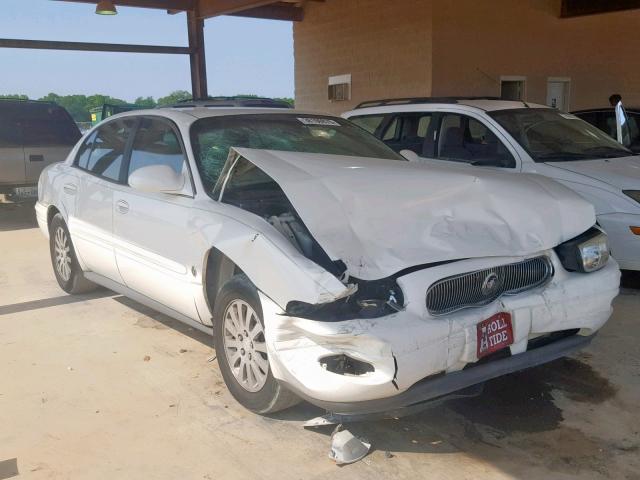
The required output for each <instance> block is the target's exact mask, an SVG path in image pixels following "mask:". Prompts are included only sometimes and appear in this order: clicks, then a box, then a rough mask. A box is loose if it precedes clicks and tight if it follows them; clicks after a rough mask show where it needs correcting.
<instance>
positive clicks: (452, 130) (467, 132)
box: [437, 113, 516, 168]
mask: <svg viewBox="0 0 640 480" xmlns="http://www.w3.org/2000/svg"><path fill="white" fill-rule="evenodd" d="M437 158H439V159H442V160H453V161H457V162H467V163H471V164H473V165H480V166H491V167H502V168H514V167H515V165H516V162H515V159H514V158H513V155H511V152H509V150H508V149H507V148H506V147H505V146H504V144H503V143H502V142H501V141H500V140H499V139H498V137H496V135H495V134H494V133H493V132H492V131H491V130H489V129H488V128H487V127H486V125H484V124H483V123H481V122H479V121H478V120H476V119H474V118H471V117H467V116H466V115H458V114H455V113H447V114H445V115H444V116H443V118H442V123H441V124H440V134H439V136H438V148H437Z"/></svg>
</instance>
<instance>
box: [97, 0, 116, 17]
mask: <svg viewBox="0 0 640 480" xmlns="http://www.w3.org/2000/svg"><path fill="white" fill-rule="evenodd" d="M96 13H97V14H98V15H115V14H117V13H118V11H117V10H116V6H115V5H114V4H113V0H100V1H99V2H98V4H97V5H96Z"/></svg>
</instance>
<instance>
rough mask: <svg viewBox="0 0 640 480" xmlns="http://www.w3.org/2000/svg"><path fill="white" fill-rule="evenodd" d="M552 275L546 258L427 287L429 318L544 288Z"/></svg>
mask: <svg viewBox="0 0 640 480" xmlns="http://www.w3.org/2000/svg"><path fill="white" fill-rule="evenodd" d="M552 276H553V265H552V264H551V261H550V260H549V258H548V257H546V256H540V257H534V258H529V259H527V260H524V261H522V262H516V263H510V264H508V265H500V266H498V267H492V268H487V269H484V270H477V271H475V272H469V273H462V274H460V275H454V276H452V277H447V278H443V279H442V280H438V281H437V282H435V283H434V284H433V285H431V286H430V287H429V289H428V290H427V310H428V311H429V313H430V314H431V315H444V314H447V313H451V312H455V311H456V310H460V309H463V308H469V307H481V306H483V305H488V304H489V303H491V302H493V301H494V300H497V299H498V298H499V297H501V296H502V295H515V294H516V293H520V292H523V291H525V290H529V289H532V288H536V287H539V286H541V285H544V284H545V283H547V282H548V281H549V280H550V279H551V277H552Z"/></svg>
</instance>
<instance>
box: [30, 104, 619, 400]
mask: <svg viewBox="0 0 640 480" xmlns="http://www.w3.org/2000/svg"><path fill="white" fill-rule="evenodd" d="M186 110H187V111H186V112H184V111H177V110H172V109H167V110H161V111H150V112H143V111H142V112H141V111H138V112H129V113H126V114H122V115H119V117H122V116H129V115H145V114H147V115H156V116H162V117H164V118H168V119H171V120H173V121H174V122H175V123H176V125H177V127H178V128H179V130H180V132H181V134H182V137H183V138H182V139H183V142H184V145H185V148H186V155H187V160H188V162H189V166H190V171H191V173H192V175H193V178H192V181H193V185H194V187H195V191H194V194H193V196H189V195H182V196H177V195H170V194H147V193H140V192H136V191H133V190H132V189H130V188H128V187H127V186H124V185H116V184H111V183H110V182H107V181H104V180H99V179H96V178H95V177H93V176H92V175H90V174H88V173H85V172H83V171H81V170H79V169H78V168H76V167H74V166H73V161H74V158H75V155H76V152H77V147H76V148H74V150H73V151H72V152H71V154H70V155H69V157H68V159H67V161H66V162H65V163H64V164H58V165H54V166H51V167H49V168H47V169H46V170H45V171H44V172H43V174H42V176H41V179H40V186H41V188H40V189H39V201H38V203H37V205H36V215H37V219H38V224H39V226H40V228H41V229H42V231H43V233H44V234H45V235H48V219H49V218H50V216H51V214H52V213H53V212H55V211H56V210H57V211H59V212H60V213H61V214H62V216H63V218H64V219H65V221H66V222H67V224H68V226H69V230H70V233H71V237H72V241H73V243H74V245H76V247H77V249H78V254H79V256H80V258H79V260H80V263H81V266H82V268H83V270H85V271H86V272H87V278H89V279H91V280H93V281H96V282H98V283H101V284H103V285H105V286H107V287H108V288H112V289H114V290H116V291H118V292H121V293H123V294H125V295H128V296H130V297H132V298H134V299H135V300H137V301H139V302H142V303H145V304H147V305H149V306H151V307H153V308H156V309H158V310H160V311H162V312H164V313H166V314H168V315H171V316H173V317H175V318H177V319H179V320H181V321H183V322H186V323H188V324H189V325H192V326H194V327H195V328H199V329H201V330H204V331H208V332H211V328H207V327H208V326H210V325H211V324H212V318H211V316H212V313H211V312H212V305H211V304H210V299H208V298H207V295H206V293H205V289H206V288H205V286H206V282H207V278H206V277H205V273H206V267H207V265H206V260H207V256H208V255H209V252H210V251H211V250H212V249H213V248H215V249H217V250H218V251H220V252H222V253H223V254H224V255H225V256H226V257H227V258H228V259H229V260H230V261H232V262H233V263H235V265H237V266H238V267H239V268H240V269H241V270H242V271H243V272H244V273H245V274H246V275H247V277H249V279H250V280H251V282H252V283H253V284H254V285H255V286H256V288H257V289H258V291H259V295H260V300H261V304H262V310H263V317H264V323H265V336H266V340H267V347H268V352H269V362H270V368H271V370H272V373H273V375H274V377H275V378H276V379H278V380H280V381H282V382H283V383H285V384H287V385H289V386H291V387H292V388H294V390H295V391H296V392H298V393H299V394H301V395H302V396H305V397H307V398H310V399H317V400H323V401H330V402H331V401H337V402H356V401H361V400H362V401H364V400H371V399H380V398H386V397H391V396H394V395H397V394H398V393H399V392H402V391H406V390H407V389H409V388H410V387H411V386H412V385H413V384H415V383H416V382H417V381H419V380H420V379H423V378H425V377H428V376H430V375H434V374H438V373H441V372H455V371H459V370H460V369H462V368H463V367H464V365H466V364H467V363H469V362H475V361H476V360H477V358H476V336H475V335H476V325H477V323H478V322H479V321H481V320H484V319H487V318H488V317H490V316H491V315H493V314H494V313H496V312H503V311H504V312H509V313H511V315H512V318H513V327H514V336H515V339H514V340H515V343H514V344H513V345H512V346H511V347H510V348H511V352H512V353H513V354H514V355H515V354H518V353H522V352H524V351H525V350H526V349H527V341H528V340H529V339H531V338H535V337H536V336H538V335H541V334H545V333H549V332H554V331H558V330H565V329H579V334H580V335H585V336H586V335H590V334H591V333H593V332H595V331H596V330H598V329H599V328H600V327H601V326H602V324H604V322H605V321H606V320H607V319H608V317H609V315H610V313H611V301H612V299H613V298H614V297H615V296H616V294H617V292H618V280H619V270H618V267H617V264H616V262H615V261H614V260H610V261H609V263H608V264H607V265H606V267H605V268H603V269H602V270H600V271H597V272H594V273H590V274H580V273H570V272H567V271H566V270H564V268H563V267H562V265H561V264H560V262H559V260H558V258H557V257H556V255H555V253H554V251H553V247H555V246H556V245H558V244H559V243H562V242H563V241H566V240H568V239H571V238H573V237H575V236H577V235H578V234H580V233H582V232H583V231H585V230H587V229H588V228H589V227H591V226H592V225H593V224H594V222H595V214H594V210H593V207H592V206H591V205H589V204H588V203H586V202H584V201H583V200H582V199H580V198H579V196H577V195H576V194H575V193H573V192H572V191H570V190H569V189H566V188H564V187H563V186H561V185H559V184H557V183H555V182H552V181H550V180H548V179H545V178H543V177H539V176H536V175H522V176H520V177H519V178H518V179H517V181H516V182H513V181H510V182H508V183H505V182H504V177H505V174H504V173H500V172H495V171H494V172H490V171H489V170H485V171H476V170H475V169H473V170H469V169H468V168H467V167H465V168H466V171H465V169H461V168H457V169H456V168H447V167H443V166H440V167H438V168H426V167H424V166H419V165H411V164H408V163H406V164H405V163H404V162H391V161H385V162H383V163H381V162H380V161H375V160H372V159H363V158H360V157H344V156H334V155H318V154H313V155H307V154H292V153H284V152H273V151H266V150H251V149H242V148H237V149H235V152H234V151H232V152H231V153H230V157H232V156H234V155H242V156H243V157H244V158H246V159H247V160H248V161H250V162H252V163H254V164H255V165H257V166H258V167H260V168H262V169H263V170H264V171H265V172H266V173H267V174H268V175H270V176H271V177H272V178H273V179H274V180H275V181H276V182H277V183H278V184H279V185H280V187H281V188H282V189H283V191H284V192H285V193H286V194H287V197H288V198H289V199H290V201H291V202H292V204H293V205H294V206H295V208H296V209H298V210H299V213H300V216H301V218H302V219H303V220H304V221H305V223H307V224H308V227H309V230H310V232H311V233H312V234H313V236H314V238H316V240H317V241H318V243H320V244H321V245H322V247H323V248H324V249H326V251H327V253H328V254H329V255H330V256H331V257H332V259H336V260H337V259H340V260H342V261H343V262H344V263H345V264H346V265H347V267H348V273H349V275H351V276H356V275H360V276H361V278H362V279H367V278H369V279H378V278H381V277H384V276H387V275H390V274H393V273H397V272H398V271H400V270H403V269H405V268H407V267H416V266H417V265H420V264H425V263H432V262H441V261H444V260H459V259H461V258H465V259H464V260H460V261H453V262H451V263H445V264H438V265H437V266H433V267H431V268H423V269H416V270H415V271H413V270H412V271H411V273H406V274H403V275H400V276H399V278H398V279H397V281H398V284H399V286H400V287H401V289H402V291H403V293H404V299H405V301H404V305H403V309H402V310H401V311H399V312H397V313H394V314H391V315H387V316H383V317H379V318H359V319H350V320H344V321H334V322H330V321H328V322H324V321H316V320H309V319H303V318H297V317H293V316H290V315H289V314H287V313H286V308H287V304H288V303H289V302H291V301H298V302H304V303H307V304H311V305H316V304H323V303H328V302H333V301H335V300H337V299H340V298H343V297H345V296H347V295H351V294H352V293H353V292H354V290H353V287H352V285H350V284H349V283H348V279H346V280H345V279H343V281H341V279H339V278H337V277H336V276H334V275H333V274H331V273H329V272H328V271H327V270H325V269H324V268H322V267H321V266H320V265H318V264H316V263H315V262H313V261H312V260H310V259H309V258H307V257H305V256H304V255H303V254H302V253H300V252H299V251H298V250H297V249H296V248H295V247H294V246H293V245H292V243H291V242H290V241H289V240H287V239H286V238H285V237H284V236H283V235H282V234H281V233H280V232H279V231H278V230H276V228H274V227H273V226H272V225H271V224H270V223H269V222H267V221H266V220H264V219H263V218H261V217H258V216H257V215H254V214H252V213H250V212H248V211H245V210H243V209H241V208H238V207H236V206H233V205H229V204H225V203H222V202H219V201H216V200H214V199H212V198H210V197H209V196H208V195H207V194H206V192H205V190H204V187H203V185H202V182H201V179H200V178H199V175H198V172H197V165H196V162H195V159H194V157H193V153H192V150H191V144H190V138H189V128H190V126H191V124H192V123H193V122H194V121H195V118H194V117H198V118H200V117H206V116H214V115H224V114H230V113H233V114H241V113H243V112H242V111H239V109H234V110H233V111H229V110H227V109H213V110H207V109H186ZM256 112H260V110H258V111H256V110H249V109H247V110H245V111H244V113H256ZM107 121H108V120H107ZM89 133H90V132H88V133H87V134H89ZM392 164H393V165H392ZM398 164H399V165H398ZM353 167H357V168H353ZM455 172H458V173H455ZM460 172H465V173H460ZM510 180H511V178H510ZM69 185H72V186H75V187H76V188H77V190H76V191H75V192H74V191H73V188H70V187H69ZM83 188H88V190H85V191H83V190H82V189H83ZM104 189H108V190H109V193H105V192H104V191H103V190H104ZM522 191H525V192H527V198H526V202H524V201H522V194H521V192H522ZM86 192H88V194H89V196H90V198H89V200H87V201H86V202H78V198H80V197H82V198H83V199H84V198H85V193H86ZM81 193H82V195H80V194H81ZM504 199H509V201H507V202H505V201H504ZM531 199H533V200H531ZM119 201H125V202H127V204H128V207H129V209H128V211H127V212H126V213H122V212H119V211H118V202H119ZM111 222H112V223H111ZM366 239H369V241H366ZM540 255H545V256H548V257H549V258H550V259H551V261H552V263H553V265H554V268H555V274H554V276H553V278H552V280H551V281H550V283H548V284H547V285H545V286H542V287H538V288H536V289H533V290H529V291H526V292H523V293H520V294H517V295H512V296H503V297H501V298H500V299H499V300H496V301H494V302H492V303H490V304H489V305H487V306H484V307H477V308H469V309H465V310H462V311H459V312H456V313H451V314H447V315H443V316H439V317H433V316H431V315H430V314H429V313H428V311H427V310H426V305H425V292H426V290H427V288H428V287H429V286H430V285H431V284H432V283H433V282H435V281H437V280H440V279H442V278H445V277H447V276H451V275H456V274H459V273H466V272H470V271H475V270H478V269H485V268H491V267H493V266H498V265H503V264H507V263H512V262H518V261H520V260H523V259H525V258H530V257H534V256H540ZM359 278H360V277H359ZM327 353H330V354H332V353H346V354H348V355H350V356H353V357H354V358H356V359H361V360H363V361H366V362H370V363H371V364H372V365H374V366H375V371H374V372H372V373H370V374H365V375H359V376H350V375H338V374H335V373H332V372H328V371H327V370H325V369H323V368H322V367H321V365H320V362H319V359H320V358H321V357H323V356H325V355H327Z"/></svg>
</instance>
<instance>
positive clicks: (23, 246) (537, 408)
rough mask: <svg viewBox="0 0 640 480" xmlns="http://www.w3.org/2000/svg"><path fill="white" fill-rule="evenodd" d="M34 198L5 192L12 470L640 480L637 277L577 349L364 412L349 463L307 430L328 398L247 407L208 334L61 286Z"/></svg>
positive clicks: (6, 452)
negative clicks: (403, 412) (271, 411)
mask: <svg viewBox="0 0 640 480" xmlns="http://www.w3.org/2000/svg"><path fill="white" fill-rule="evenodd" d="M32 207H33V205H32V204H22V205H12V204H0V479H5V478H35V479H125V478H126V479H129V478H131V479H178V478H179V479H223V478H234V479H236V480H240V479H245V478H246V479H254V478H278V479H282V480H285V479H301V478H304V479H324V478H327V479H328V478H331V479H340V478H349V479H367V480H371V479H376V478H399V479H403V478H407V479H415V478H425V479H448V480H449V479H474V480H476V479H492V480H496V479H507V478H509V479H511V478H517V479H527V480H531V479H569V478H581V479H583V478H595V479H605V478H610V479H628V480H632V479H640V452H639V446H640V435H639V431H640V416H639V415H638V411H639V408H640V376H639V375H640V373H639V372H640V348H639V347H638V339H640V322H638V311H640V293H639V291H636V290H626V289H625V290H623V291H622V294H621V295H620V296H619V297H618V298H617V299H616V301H615V311H614V315H613V318H612V319H611V321H610V322H609V323H608V324H607V325H606V326H605V328H604V329H603V330H602V331H601V333H600V335H599V336H598V337H597V338H596V340H595V341H594V343H593V344H592V346H591V347H590V348H589V349H588V350H586V351H584V352H582V353H581V354H579V355H577V356H576V357H574V358H570V359H563V360H560V361H556V362H554V363H552V364H549V365H546V366H543V367H539V368H534V369H531V370H528V371H526V372H522V373H518V374H514V375H510V376H508V377H504V378H501V379H498V380H495V381H492V382H489V383H488V384H487V385H486V388H485V391H484V393H483V394H482V395H481V396H480V397H477V398H474V399H467V400H460V401H455V402H451V403H449V404H447V405H443V406H440V407H437V408H434V409H432V410H430V411H427V412H424V413H422V414H418V415H415V416H413V417H408V418H404V419H401V420H397V421H379V422H371V423H366V424H355V425H353V426H351V427H350V428H351V431H352V432H353V433H355V434H357V435H361V436H364V437H366V438H367V439H368V440H369V441H370V442H371V443H372V444H373V449H372V453H370V455H369V456H368V457H366V458H365V459H364V460H363V461H361V462H359V463H357V464H353V465H349V466H345V467H337V466H335V465H334V464H333V463H332V462H331V461H330V460H329V459H328V458H327V453H328V450H329V437H328V435H329V433H330V431H324V430H323V431H308V430H304V429H303V428H302V423H303V421H304V420H306V419H308V418H310V417H312V416H315V415H316V414H318V413H319V411H318V410H317V409H316V408H314V407H311V406H310V405H307V404H302V405H300V406H298V407H296V408H294V409H293V410H291V411H289V412H286V413H283V414H281V415H279V416H278V418H264V417H260V416H256V415H254V414H251V413H249V412H247V411H246V410H244V409H243V408H241V407H240V406H239V405H238V404H237V403H235V401H234V400H233V399H232V398H231V397H230V395H229V394H228V392H227V390H226V389H225V387H224V384H223V382H222V378H221V376H220V373H219V371H218V366H217V364H216V362H215V361H212V357H213V355H215V352H214V351H213V350H212V347H211V342H210V340H209V339H208V338H207V337H206V336H205V335H202V334H200V333H198V332H196V331H194V330H191V329H189V328H187V327H184V326H182V325H181V324H179V323H178V322H175V321H173V320H171V319H169V318H167V317H165V316H163V315H161V314H159V313H157V312H154V311H152V310H150V309H148V308H146V307H144V306H142V305H140V304H137V303H136V302H133V301H131V300H128V299H127V298H124V297H122V296H120V295H116V294H114V293H112V292H109V291H106V290H101V291H98V292H96V293H94V294H91V295H88V296H83V297H71V296H68V295H66V294H65V293H63V292H62V291H61V290H60V289H59V288H58V285H57V284H56V282H55V279H54V277H53V273H52V271H51V265H50V261H49V253H48V245H47V242H46V241H45V239H44V237H42V235H41V234H40V232H39V231H38V230H37V229H35V220H34V214H33V210H32ZM387 452H388V453H387Z"/></svg>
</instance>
